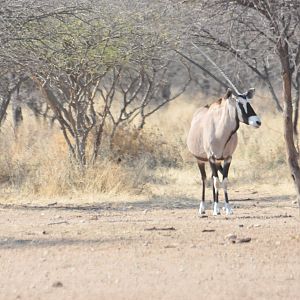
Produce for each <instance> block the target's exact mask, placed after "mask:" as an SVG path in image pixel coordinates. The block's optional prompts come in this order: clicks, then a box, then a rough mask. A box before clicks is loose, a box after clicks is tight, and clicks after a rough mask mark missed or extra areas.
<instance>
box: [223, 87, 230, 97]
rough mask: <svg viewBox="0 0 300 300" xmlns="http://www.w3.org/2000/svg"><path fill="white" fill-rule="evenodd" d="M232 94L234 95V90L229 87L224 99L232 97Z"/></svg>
mask: <svg viewBox="0 0 300 300" xmlns="http://www.w3.org/2000/svg"><path fill="white" fill-rule="evenodd" d="M231 95H232V90H231V89H230V88H228V89H227V92H226V94H225V97H224V99H228V98H230V97H231Z"/></svg>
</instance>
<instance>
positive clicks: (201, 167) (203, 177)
mask: <svg viewBox="0 0 300 300" xmlns="http://www.w3.org/2000/svg"><path fill="white" fill-rule="evenodd" d="M198 167H199V170H200V174H201V180H202V198H201V202H200V207H199V215H204V214H205V183H206V172H205V164H204V163H203V162H200V161H198Z"/></svg>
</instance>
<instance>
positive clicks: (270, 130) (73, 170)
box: [0, 93, 292, 203]
mask: <svg viewBox="0 0 300 300" xmlns="http://www.w3.org/2000/svg"><path fill="white" fill-rule="evenodd" d="M260 95H263V96H260ZM214 100H215V99H214V98H212V97H210V98H209V97H207V98H205V97H204V96H202V95H194V96H189V97H187V96H181V97H180V98H179V99H177V100H176V102H173V103H170V104H169V105H168V106H166V107H165V108H164V109H162V110H161V111H160V112H159V113H157V114H156V115H154V116H153V117H151V118H150V119H149V121H148V122H147V124H146V126H145V129H144V130H143V131H141V132H140V131H138V130H137V129H136V127H135V126H134V125H133V126H132V127H130V128H125V129H123V130H120V131H119V132H118V133H117V134H116V136H115V138H114V141H113V148H112V149H113V150H112V151H111V150H110V148H109V147H108V145H106V146H104V147H103V150H102V151H103V159H101V160H99V161H98V162H97V163H96V164H95V165H91V166H87V168H86V169H85V170H84V172H82V170H81V169H80V168H79V167H78V165H77V164H76V162H74V161H73V160H72V159H71V158H70V157H69V152H68V148H67V145H66V143H65V142H64V140H63V136H62V133H61V131H60V129H59V127H58V126H57V125H56V124H54V125H53V126H52V127H51V126H50V125H49V123H48V122H47V121H45V120H42V119H37V118H35V117H34V116H33V115H32V114H30V112H29V111H27V112H26V113H25V116H26V117H25V118H24V124H23V125H22V127H20V128H18V130H17V131H15V130H14V129H13V126H12V121H10V120H9V119H8V120H7V121H6V123H5V126H3V128H2V130H1V136H2V138H1V145H0V147H1V152H2V155H1V161H0V166H1V167H0V170H1V175H0V176H1V185H2V196H3V197H5V198H6V199H7V200H6V201H8V202H11V201H21V202H28V201H37V202H38V201H39V200H38V199H41V198H45V197H46V199H49V198H51V197H54V198H55V199H60V200H59V202H61V201H62V202H65V201H70V200H67V199H72V201H73V200H74V199H76V202H78V203H79V202H81V203H82V202H98V201H101V200H102V199H105V201H107V200H113V199H114V198H115V197H116V196H117V198H122V197H123V198H124V197H125V198H128V197H129V196H130V197H133V198H136V199H140V198H141V197H146V198H150V199H151V198H152V197H154V198H157V197H161V196H162V195H164V196H165V197H169V198H171V197H176V198H180V196H183V197H186V196H187V195H189V196H190V197H193V198H195V199H197V197H198V195H200V176H199V174H198V169H197V165H196V163H195V160H194V158H193V157H192V156H191V155H190V154H189V153H188V150H187V147H186V135H187V130H188V128H189V125H190V121H191V118H192V115H193V113H194V111H195V110H196V108H197V107H199V106H201V105H204V104H206V103H210V102H212V101H214ZM267 103H268V99H267V97H266V96H265V95H264V94H263V93H261V94H260V93H258V97H256V99H255V100H254V104H253V105H254V106H255V107H257V108H256V110H257V111H258V112H259V114H260V116H261V117H262V120H263V126H262V128H260V129H258V130H256V129H252V128H249V127H247V126H245V125H241V128H240V130H239V144H238V148H237V151H236V153H235V155H234V159H233V164H232V168H231V172H230V182H231V186H232V188H233V189H235V188H238V187H240V186H245V185H254V186H255V187H259V186H263V185H270V186H271V189H273V188H274V186H278V184H279V185H281V186H282V184H285V185H286V186H285V188H286V189H287V190H285V192H287V193H288V194H290V193H292V190H291V189H292V187H291V186H290V185H289V184H288V182H289V175H288V171H287V166H286V163H285V150H284V141H283V137H282V122H281V119H280V116H278V114H276V113H275V112H273V113H272V112H269V111H268V110H267V109H266V107H267ZM208 172H210V171H209V170H208ZM32 199H35V200H32Z"/></svg>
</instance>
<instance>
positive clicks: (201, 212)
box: [199, 201, 205, 215]
mask: <svg viewBox="0 0 300 300" xmlns="http://www.w3.org/2000/svg"><path fill="white" fill-rule="evenodd" d="M203 214H205V202H204V201H201V202H200V207H199V215H203Z"/></svg>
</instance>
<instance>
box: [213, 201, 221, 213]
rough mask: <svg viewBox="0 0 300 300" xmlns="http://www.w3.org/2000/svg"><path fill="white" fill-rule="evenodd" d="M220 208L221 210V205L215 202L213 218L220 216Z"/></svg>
mask: <svg viewBox="0 0 300 300" xmlns="http://www.w3.org/2000/svg"><path fill="white" fill-rule="evenodd" d="M220 214H221V213H220V208H219V203H217V202H215V203H214V204H213V216H218V215H220Z"/></svg>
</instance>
